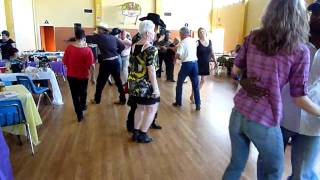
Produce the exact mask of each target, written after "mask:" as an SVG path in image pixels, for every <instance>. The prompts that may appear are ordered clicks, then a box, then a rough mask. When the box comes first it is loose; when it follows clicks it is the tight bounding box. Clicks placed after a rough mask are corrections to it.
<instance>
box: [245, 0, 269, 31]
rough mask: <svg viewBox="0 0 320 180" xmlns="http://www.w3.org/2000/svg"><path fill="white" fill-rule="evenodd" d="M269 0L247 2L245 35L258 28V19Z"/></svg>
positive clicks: (250, 0)
mask: <svg viewBox="0 0 320 180" xmlns="http://www.w3.org/2000/svg"><path fill="white" fill-rule="evenodd" d="M268 2H269V0H249V1H248V5H247V16H246V31H245V32H246V34H249V33H250V31H251V30H252V29H255V28H258V27H259V26H260V19H261V16H262V14H263V12H264V9H265V7H266V6H267V4H268Z"/></svg>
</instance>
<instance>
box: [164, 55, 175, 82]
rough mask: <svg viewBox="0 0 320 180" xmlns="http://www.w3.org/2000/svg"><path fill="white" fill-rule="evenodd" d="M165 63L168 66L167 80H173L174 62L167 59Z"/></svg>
mask: <svg viewBox="0 0 320 180" xmlns="http://www.w3.org/2000/svg"><path fill="white" fill-rule="evenodd" d="M164 63H165V64H166V75H167V80H173V70H174V61H173V60H172V59H170V58H169V57H167V58H166V59H164Z"/></svg>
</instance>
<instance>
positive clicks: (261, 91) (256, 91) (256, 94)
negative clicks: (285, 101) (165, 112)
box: [240, 77, 269, 102]
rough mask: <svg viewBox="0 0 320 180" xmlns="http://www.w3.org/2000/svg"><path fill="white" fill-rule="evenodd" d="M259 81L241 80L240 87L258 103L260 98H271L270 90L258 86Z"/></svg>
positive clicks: (255, 79)
mask: <svg viewBox="0 0 320 180" xmlns="http://www.w3.org/2000/svg"><path fill="white" fill-rule="evenodd" d="M258 81H259V79H257V78H254V77H253V78H252V77H251V78H245V79H241V80H240V85H241V86H242V88H243V89H244V90H245V91H246V93H247V94H248V96H249V97H251V98H253V99H254V100H255V101H256V102H258V101H259V100H260V98H263V97H266V96H269V90H268V89H266V88H262V87H259V86H257V85H256V83H257V82H258Z"/></svg>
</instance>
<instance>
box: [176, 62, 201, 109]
mask: <svg viewBox="0 0 320 180" xmlns="http://www.w3.org/2000/svg"><path fill="white" fill-rule="evenodd" d="M187 76H189V78H190V80H191V82H192V90H193V93H194V100H195V103H196V105H197V106H199V105H200V104H201V102H200V92H199V77H198V63H197V62H183V63H182V66H181V69H180V72H179V74H178V81H177V87H176V103H177V104H182V99H181V98H182V86H183V83H184V81H185V79H186V78H187Z"/></svg>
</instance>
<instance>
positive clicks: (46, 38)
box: [40, 26, 56, 52]
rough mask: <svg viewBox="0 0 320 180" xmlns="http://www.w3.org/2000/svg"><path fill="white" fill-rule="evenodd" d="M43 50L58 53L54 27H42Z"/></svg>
mask: <svg viewBox="0 0 320 180" xmlns="http://www.w3.org/2000/svg"><path fill="white" fill-rule="evenodd" d="M40 37H41V49H42V50H44V51H49V52H54V51H56V41H55V33H54V26H40Z"/></svg>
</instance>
